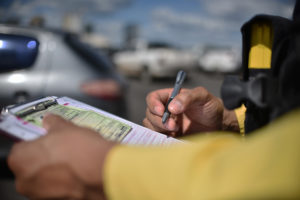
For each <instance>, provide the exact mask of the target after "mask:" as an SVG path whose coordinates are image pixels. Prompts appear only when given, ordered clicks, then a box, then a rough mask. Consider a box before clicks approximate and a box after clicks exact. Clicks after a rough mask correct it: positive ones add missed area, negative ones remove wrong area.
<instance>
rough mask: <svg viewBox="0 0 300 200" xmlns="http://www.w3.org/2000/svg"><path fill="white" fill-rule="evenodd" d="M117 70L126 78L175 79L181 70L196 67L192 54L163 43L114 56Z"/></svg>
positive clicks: (151, 44) (152, 44)
mask: <svg viewBox="0 0 300 200" xmlns="http://www.w3.org/2000/svg"><path fill="white" fill-rule="evenodd" d="M114 62H115V64H116V65H117V68H118V70H119V71H120V72H121V73H123V74H124V75H126V76H131V77H141V76H142V74H143V73H144V74H145V73H146V74H148V75H149V76H150V77H151V78H169V77H175V76H176V74H177V72H178V71H179V70H181V69H183V70H189V69H191V68H192V67H194V66H195V65H196V57H195V56H194V54H192V53H190V52H188V51H185V50H179V49H176V48H173V47H171V46H169V45H166V44H163V43H150V44H148V45H147V46H146V47H145V46H144V47H140V48H136V49H134V50H125V51H121V52H118V53H116V54H115V56H114Z"/></svg>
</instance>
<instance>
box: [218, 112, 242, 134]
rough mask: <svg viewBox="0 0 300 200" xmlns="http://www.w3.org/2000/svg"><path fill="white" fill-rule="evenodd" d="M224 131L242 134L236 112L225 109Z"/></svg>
mask: <svg viewBox="0 0 300 200" xmlns="http://www.w3.org/2000/svg"><path fill="white" fill-rule="evenodd" d="M222 130H223V131H233V132H240V127H239V123H238V120H237V117H236V114H235V112H234V110H227V109H226V108H224V112H223V123H222Z"/></svg>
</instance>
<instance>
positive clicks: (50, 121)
mask: <svg viewBox="0 0 300 200" xmlns="http://www.w3.org/2000/svg"><path fill="white" fill-rule="evenodd" d="M69 126H73V124H72V123H71V122H69V121H67V120H65V119H63V118H62V117H60V116H58V115H54V114H47V115H45V117H44V119H43V127H44V128H45V129H46V130H47V132H52V131H55V130H58V129H64V128H67V127H69Z"/></svg>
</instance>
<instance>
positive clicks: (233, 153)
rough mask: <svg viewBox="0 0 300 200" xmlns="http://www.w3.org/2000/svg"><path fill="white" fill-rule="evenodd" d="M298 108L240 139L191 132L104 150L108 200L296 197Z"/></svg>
mask: <svg viewBox="0 0 300 200" xmlns="http://www.w3.org/2000/svg"><path fill="white" fill-rule="evenodd" d="M299 120H300V111H298V112H294V113H291V114H289V115H288V116H285V117H284V118H283V119H280V120H279V121H276V123H274V124H272V125H271V126H268V127H265V128H263V129H260V130H259V131H257V132H256V133H254V135H252V136H249V137H248V138H246V139H245V138H244V139H245V140H240V139H238V138H236V137H235V136H233V135H229V134H228V135H226V134H216V135H205V136H200V137H197V138H195V139H194V140H193V143H189V144H183V145H174V146H171V147H168V148H166V147H165V148H162V147H160V148H159V147H157V148H154V147H153V148H149V147H148V148H146V147H129V146H119V147H116V148H114V149H113V150H112V151H111V152H110V154H109V155H108V158H107V161H106V164H105V169H104V187H105V192H106V194H107V196H108V199H112V200H118V199H122V200H127V199H128V200H141V199H142V200H147V199H163V200H168V199H172V200H177V199H178V200H182V199H189V200H193V199H195V200H196V199H197V200H198V199H273V198H276V199H278V198H279V199H280V198H283V199H299V198H300V189H299V188H300V172H299V171H300V156H299V152H300V134H299V133H300V126H299Z"/></svg>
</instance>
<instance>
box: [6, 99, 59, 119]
mask: <svg viewBox="0 0 300 200" xmlns="http://www.w3.org/2000/svg"><path fill="white" fill-rule="evenodd" d="M56 104H58V103H57V101H56V98H51V99H47V100H45V101H42V102H38V103H35V104H33V105H29V106H28V107H25V108H23V109H21V110H19V111H17V112H15V113H12V112H10V111H11V110H12V109H14V108H16V107H18V106H20V105H15V106H7V107H5V108H4V109H3V110H2V111H1V115H6V114H8V113H10V114H13V115H15V116H17V117H20V118H22V117H25V116H27V115H29V114H32V113H35V112H39V111H43V110H46V109H47V108H49V107H50V106H53V105H56ZM22 105H23V104H22Z"/></svg>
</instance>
